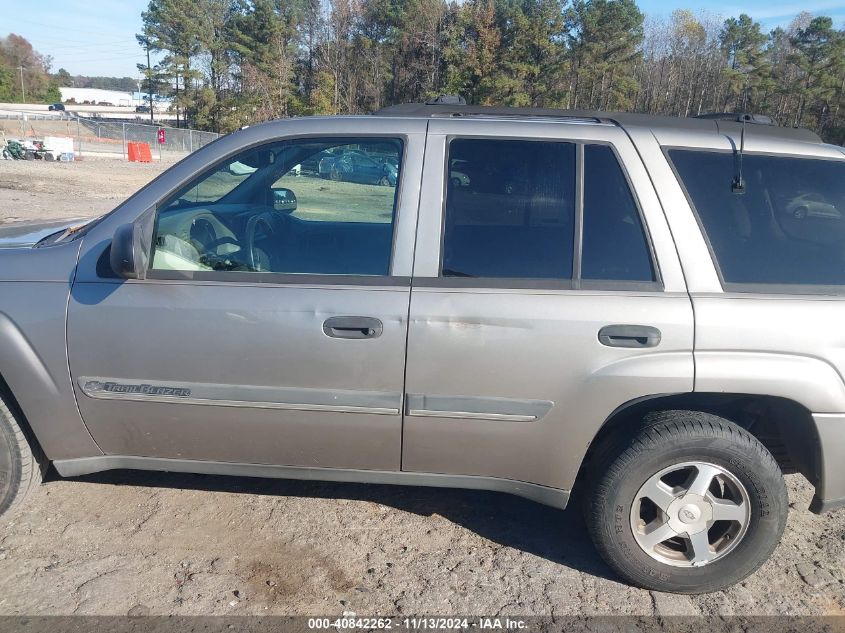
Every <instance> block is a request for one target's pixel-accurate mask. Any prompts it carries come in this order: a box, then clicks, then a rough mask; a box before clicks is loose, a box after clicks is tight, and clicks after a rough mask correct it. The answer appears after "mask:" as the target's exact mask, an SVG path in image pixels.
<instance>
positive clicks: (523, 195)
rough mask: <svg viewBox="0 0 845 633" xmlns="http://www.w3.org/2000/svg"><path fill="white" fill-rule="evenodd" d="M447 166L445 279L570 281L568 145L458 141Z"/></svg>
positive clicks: (571, 155)
mask: <svg viewBox="0 0 845 633" xmlns="http://www.w3.org/2000/svg"><path fill="white" fill-rule="evenodd" d="M448 168H449V173H448V186H449V190H448V193H447V196H446V216H445V229H444V236H443V268H442V274H443V276H444V277H488V278H490V277H494V278H523V279H526V278H527V279H532V278H533V279H567V280H568V279H570V278H571V277H572V257H573V250H574V249H573V233H574V226H575V224H574V218H575V145H574V144H572V143H557V142H541V141H518V140H513V141H511V140H488V139H456V140H453V141H452V142H451V143H450V145H449V165H448Z"/></svg>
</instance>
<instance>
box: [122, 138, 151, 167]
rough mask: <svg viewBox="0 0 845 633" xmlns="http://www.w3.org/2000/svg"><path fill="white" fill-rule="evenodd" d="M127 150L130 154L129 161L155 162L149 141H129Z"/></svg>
mask: <svg viewBox="0 0 845 633" xmlns="http://www.w3.org/2000/svg"><path fill="white" fill-rule="evenodd" d="M126 152H127V153H128V154H129V161H130V162H132V163H151V162H153V154H152V152H151V151H150V144H149V143H135V142H132V143H127V144H126Z"/></svg>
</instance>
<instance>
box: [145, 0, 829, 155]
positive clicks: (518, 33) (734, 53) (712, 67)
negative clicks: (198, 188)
mask: <svg viewBox="0 0 845 633" xmlns="http://www.w3.org/2000/svg"><path fill="white" fill-rule="evenodd" d="M142 19H143V31H142V33H141V34H140V35H139V36H138V39H139V42H140V43H141V45H142V46H143V47H145V48H146V47H149V48H150V49H151V50H152V51H154V52H158V53H160V58H161V60H162V61H161V63H160V64H158V65H157V66H156V67H155V68H154V69H153V70H152V72H151V73H150V74H149V76H148V79H149V80H150V81H151V82H153V83H154V85H155V86H156V87H157V88H158V87H161V86H170V87H171V90H172V92H173V96H174V98H175V102H176V104H177V106H178V109H179V111H180V117H181V118H182V119H183V120H187V121H189V122H190V123H191V124H192V125H195V126H198V127H201V128H206V129H213V130H216V131H228V130H232V129H235V128H237V127H239V126H241V125H245V124H248V123H252V122H257V121H263V120H267V119H273V118H279V117H286V116H293V115H304V114H335V113H365V112H371V111H373V110H376V109H378V108H380V107H383V106H385V105H389V104H394V103H403V102H414V101H421V100H425V99H427V98H430V97H432V96H435V95H438V94H444V93H449V94H460V95H462V96H464V97H465V98H466V99H467V101H468V103H473V104H496V105H512V106H539V107H563V108H583V109H601V110H635V111H640V112H646V113H654V114H671V115H677V116H691V115H697V114H703V113H706V112H714V111H718V112H729V111H747V112H755V113H762V114H769V115H771V116H773V117H774V118H775V119H776V120H778V121H779V122H780V123H781V124H784V125H792V126H806V127H809V128H812V129H815V130H816V131H818V132H819V133H821V134H822V135H824V137H825V138H827V139H830V140H833V141H836V142H840V143H841V142H845V121H843V118H844V115H845V113H844V112H843V106H845V30H843V29H837V28H836V27H835V26H834V24H833V21H832V19H831V18H829V17H824V16H816V17H814V16H812V15H810V14H808V13H802V14H800V15H798V16H797V17H796V18H795V20H794V21H793V22H792V23H791V24H790V25H789V26H788V27H786V28H777V29H775V30H773V31H771V32H769V33H766V32H764V30H763V28H762V27H761V25H760V24H759V23H758V22H755V21H754V20H753V19H752V18H751V17H749V16H748V15H744V14H743V15H740V16H738V17H731V18H729V19H727V20H725V19H722V18H716V17H714V16H710V15H707V14H695V13H693V12H690V11H683V10H679V11H675V12H674V13H673V14H672V16H671V17H670V18H669V19H667V20H659V19H647V18H646V17H645V16H644V15H643V13H642V12H641V11H640V9H639V8H638V7H637V4H636V2H635V1H634V0H464V1H463V2H456V1H454V0H151V1H150V3H149V6H148V8H147V10H146V11H145V12H143V14H142Z"/></svg>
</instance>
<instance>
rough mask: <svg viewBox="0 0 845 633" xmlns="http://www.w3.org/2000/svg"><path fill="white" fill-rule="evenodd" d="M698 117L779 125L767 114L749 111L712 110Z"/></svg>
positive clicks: (709, 119) (710, 119)
mask: <svg viewBox="0 0 845 633" xmlns="http://www.w3.org/2000/svg"><path fill="white" fill-rule="evenodd" d="M693 118H696V119H705V120H707V121H734V122H735V123H755V124H757V125H773V126H775V127H778V122H777V121H775V120H774V119H773V118H772V117H770V116H766V115H765V114H750V113H748V112H740V113H738V112H712V113H710V114H699V115H698V116H696V117H693Z"/></svg>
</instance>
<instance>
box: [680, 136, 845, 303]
mask: <svg viewBox="0 0 845 633" xmlns="http://www.w3.org/2000/svg"><path fill="white" fill-rule="evenodd" d="M668 154H669V157H670V160H671V161H672V164H673V165H674V167H675V170H676V172H677V174H678V176H679V178H680V180H681V183H682V184H683V186H684V188H685V190H686V192H687V195H688V197H689V200H690V202H691V203H692V205H693V207H694V210H695V213H696V215H697V216H698V220H699V223H700V225H701V227H702V228H703V230H704V232H705V235H706V238H707V240H708V242H709V244H710V248H711V251H712V253H713V256H714V257H715V260H716V263H717V265H718V269H719V272H720V275H721V277H722V281H723V283H724V285H725V287H726V288H727V289H730V288H731V286H736V285H757V284H764V285H769V286H843V287H845V161H840V160H833V159H815V158H797V157H791V156H775V155H760V154H752V155H749V154H746V155H745V158H744V168H743V172H744V179H745V184H746V192H745V193H743V194H738V193H734V192H733V191H732V189H731V181H732V179H733V177H734V174H735V171H736V165H735V157H734V155H733V154H732V153H730V152H717V151H703V150H681V149H673V150H669V152H668Z"/></svg>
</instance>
